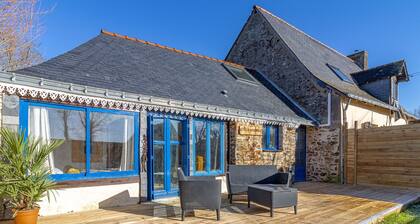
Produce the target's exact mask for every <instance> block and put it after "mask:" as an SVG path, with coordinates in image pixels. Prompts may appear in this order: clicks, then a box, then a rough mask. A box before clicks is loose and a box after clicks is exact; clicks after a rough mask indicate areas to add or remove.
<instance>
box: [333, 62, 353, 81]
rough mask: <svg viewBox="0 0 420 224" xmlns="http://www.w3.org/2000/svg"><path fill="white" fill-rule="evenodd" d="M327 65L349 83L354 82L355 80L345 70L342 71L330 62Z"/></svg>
mask: <svg viewBox="0 0 420 224" xmlns="http://www.w3.org/2000/svg"><path fill="white" fill-rule="evenodd" d="M327 66H328V67H329V68H330V69H331V70H332V71H333V72H334V73H335V75H336V76H337V77H338V78H340V79H341V80H343V81H345V82H349V83H354V82H353V80H351V79H350V78H349V77H348V76H347V75H346V74H344V72H342V71H341V70H340V69H339V68H337V67H335V66H332V65H330V64H327Z"/></svg>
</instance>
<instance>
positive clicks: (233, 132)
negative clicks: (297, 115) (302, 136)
mask: <svg viewBox="0 0 420 224" xmlns="http://www.w3.org/2000/svg"><path fill="white" fill-rule="evenodd" d="M239 126H247V127H251V128H252V127H262V125H260V124H251V123H240V122H231V123H230V124H229V134H230V142H229V144H230V152H229V164H237V165H248V164H255V165H277V166H278V167H279V169H283V170H287V169H288V167H290V166H291V165H293V164H294V163H295V150H296V130H295V129H294V128H287V127H283V128H282V129H281V130H282V133H280V134H281V137H280V140H281V141H282V142H280V146H281V149H280V150H279V151H276V152H273V151H264V150H262V132H259V133H258V134H255V135H248V134H247V135H243V134H240V131H239Z"/></svg>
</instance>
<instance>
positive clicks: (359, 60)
mask: <svg viewBox="0 0 420 224" xmlns="http://www.w3.org/2000/svg"><path fill="white" fill-rule="evenodd" d="M347 57H349V58H350V59H352V60H353V61H354V63H356V65H358V66H359V67H360V68H361V69H363V70H366V69H368V52H367V51H357V52H356V53H354V54H351V55H348V56H347Z"/></svg>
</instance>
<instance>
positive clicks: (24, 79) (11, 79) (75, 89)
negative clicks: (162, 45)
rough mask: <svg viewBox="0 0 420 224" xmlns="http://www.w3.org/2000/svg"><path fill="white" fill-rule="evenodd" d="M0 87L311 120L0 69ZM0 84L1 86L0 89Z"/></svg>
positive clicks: (199, 112) (205, 112)
mask: <svg viewBox="0 0 420 224" xmlns="http://www.w3.org/2000/svg"><path fill="white" fill-rule="evenodd" d="M0 87H2V88H3V91H7V89H8V87H9V88H10V90H13V94H20V93H19V88H22V90H24V92H25V94H28V91H31V90H33V91H38V92H39V91H43V90H45V91H44V92H45V93H44V94H47V95H48V94H53V95H55V97H54V98H57V95H58V94H61V93H63V94H67V95H69V96H70V95H71V96H74V97H77V98H83V99H85V98H86V99H88V100H89V102H90V103H92V101H93V100H94V99H95V100H102V99H103V100H111V101H115V102H119V104H130V105H132V106H133V108H135V110H148V111H158V112H170V113H176V114H186V115H192V116H201V117H209V118H214V119H224V120H243V121H247V122H256V123H267V124H269V123H272V124H280V123H285V124H290V125H293V126H298V125H299V124H306V123H311V122H309V121H308V120H306V119H303V118H291V117H285V116H276V115H272V114H265V113H258V112H254V111H247V110H241V109H235V108H228V107H223V106H216V105H208V104H200V103H194V102H188V101H181V100H174V99H168V98H162V97H154V96H149V95H143V94H135V93H127V92H122V91H115V90H110V89H103V88H97V87H91V86H84V85H77V84H73V83H69V82H61V81H55V80H50V79H43V78H39V77H34V76H28V75H22V74H17V73H13V72H3V71H0ZM2 88H0V89H2Z"/></svg>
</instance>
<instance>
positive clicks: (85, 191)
mask: <svg viewBox="0 0 420 224" xmlns="http://www.w3.org/2000/svg"><path fill="white" fill-rule="evenodd" d="M257 74H259V73H258V71H255V70H252V69H249V68H246V67H244V66H242V65H239V64H235V63H230V62H227V61H223V60H218V59H215V58H210V57H207V56H203V55H198V54H194V53H190V52H185V51H181V50H178V49H174V48H169V47H166V46H161V45H159V44H155V43H151V42H146V41H143V40H139V39H136V38H131V37H127V36H123V35H119V34H116V33H111V32H107V31H101V33H100V34H99V35H98V36H96V37H94V38H93V39H91V40H89V41H87V42H86V43H83V44H82V45H80V46H78V47H76V48H74V49H72V50H70V51H68V52H66V53H64V54H62V55H59V56H57V57H55V58H52V59H50V60H48V61H46V62H43V63H41V64H39V65H35V66H32V67H28V68H24V69H21V70H17V71H13V72H0V91H1V96H2V97H1V103H0V105H1V126H2V127H8V128H12V129H18V128H20V130H25V131H26V133H25V134H26V135H29V136H33V137H37V138H41V139H44V140H46V141H48V140H50V139H64V140H65V142H64V144H63V145H61V146H60V147H59V148H58V149H57V150H56V151H55V152H53V153H52V154H51V155H50V156H49V160H48V166H49V167H50V169H51V173H52V175H51V178H53V179H54V180H55V181H56V182H57V188H56V194H55V195H56V197H55V198H54V199H53V200H51V201H47V200H45V201H43V202H42V203H41V208H42V209H41V214H42V215H52V214H60V213H67V212H74V211H81V210H88V209H95V208H101V207H109V206H116V205H126V204H132V203H138V202H139V201H141V200H154V199H158V198H163V197H170V196H176V195H177V193H178V189H177V183H178V182H177V174H176V170H177V168H178V167H181V168H182V169H184V171H185V172H186V173H187V174H188V175H216V176H218V178H221V179H223V180H224V178H225V176H224V174H225V172H226V169H227V165H228V164H274V165H277V166H278V167H279V169H283V170H287V169H289V168H290V167H291V166H293V164H294V163H295V162H296V161H295V160H296V159H295V158H296V157H295V156H296V155H295V154H296V151H297V150H296V149H300V150H298V151H299V152H304V151H305V149H304V148H305V141H302V140H301V139H304V138H305V136H304V134H302V131H301V130H303V129H302V128H299V127H301V126H302V125H309V126H311V125H315V123H314V121H312V120H311V119H310V118H308V117H307V115H306V112H305V111H304V110H303V109H302V108H300V107H299V106H298V105H297V103H296V102H293V101H292V100H291V98H290V97H289V96H287V95H285V94H282V93H278V92H273V91H271V90H270V89H269V88H267V87H266V86H265V85H263V84H262V83H261V82H260V81H259V80H258V79H256V78H255V77H254V75H255V76H256V75H257ZM279 96H280V97H279ZM261 99H264V100H261ZM289 105H290V106H289ZM299 133H300V134H299ZM303 133H304V132H303ZM299 158H300V157H299ZM223 188H224V190H226V189H225V188H226V187H225V186H223Z"/></svg>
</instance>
